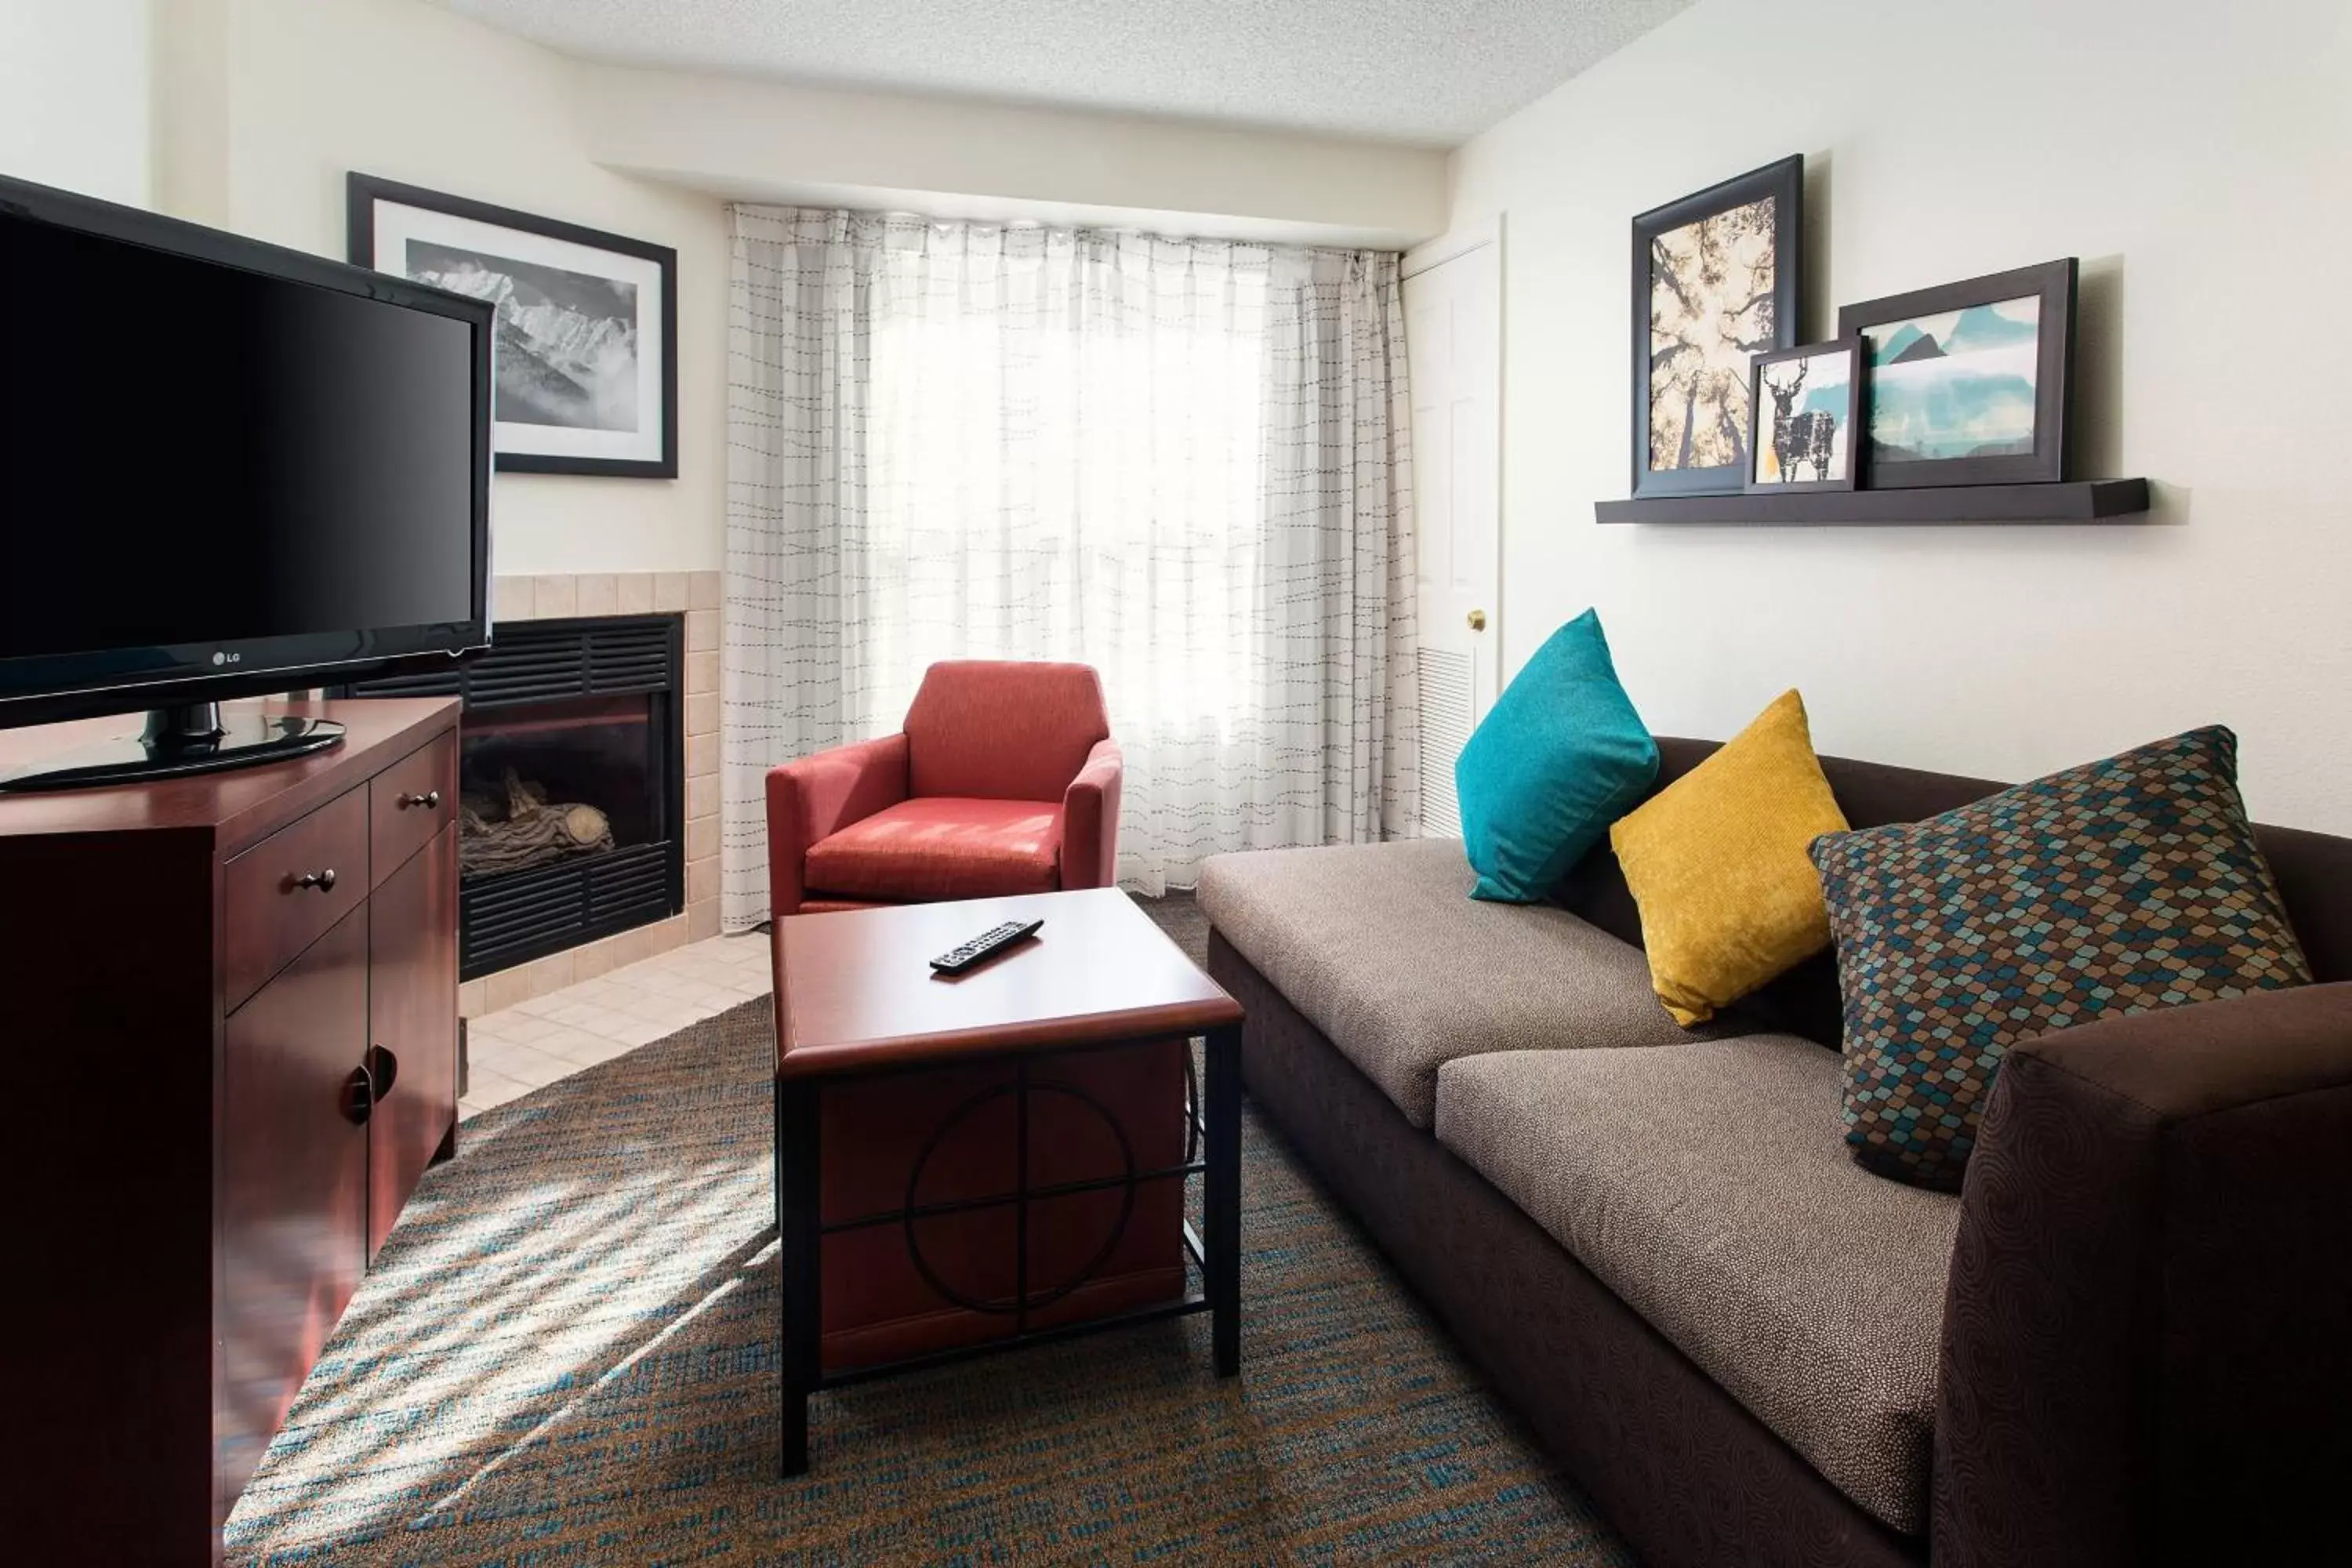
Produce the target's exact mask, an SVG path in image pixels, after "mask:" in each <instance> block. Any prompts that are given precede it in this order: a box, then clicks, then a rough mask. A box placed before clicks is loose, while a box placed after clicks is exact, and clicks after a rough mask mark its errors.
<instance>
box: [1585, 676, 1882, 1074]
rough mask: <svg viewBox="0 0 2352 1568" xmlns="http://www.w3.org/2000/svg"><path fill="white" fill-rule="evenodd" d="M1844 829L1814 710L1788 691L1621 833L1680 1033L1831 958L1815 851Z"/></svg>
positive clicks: (1663, 993)
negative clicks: (1793, 971) (1817, 746)
mask: <svg viewBox="0 0 2352 1568" xmlns="http://www.w3.org/2000/svg"><path fill="white" fill-rule="evenodd" d="M1845 827H1846V822H1845V814H1844V813H1843V812H1842V811H1840V810H1839V809H1838V804H1837V800H1836V798H1835V797H1834V796H1832V795H1831V794H1830V784H1829V780H1827V779H1825V778H1823V777H1822V763H1821V759H1820V758H1818V757H1816V756H1815V755H1814V754H1813V740H1812V732H1811V730H1810V729H1809V728H1808V727H1807V725H1806V723H1805V700H1804V699H1803V698H1801V697H1800V696H1798V695H1797V694H1796V693H1795V692H1794V691H1789V692H1783V693H1782V694H1781V695H1780V697H1779V698H1778V699H1777V700H1774V702H1773V703H1772V705H1771V706H1770V707H1769V708H1767V709H1765V710H1764V711H1763V712H1762V713H1761V714H1759V715H1758V717H1757V719H1756V721H1755V722H1754V723H1752V724H1750V725H1748V728H1746V729H1745V730H1742V731H1740V732H1739V733H1738V735H1736V736H1734V737H1732V739H1730V740H1729V741H1727V742H1725V743H1724V745H1723V747H1722V749H1720V750H1719V751H1717V752H1716V753H1715V754H1714V755H1713V756H1711V757H1709V758H1707V760H1706V761H1705V762H1703V763H1700V764H1699V765H1698V766H1696V767H1695V768H1693V769H1692V770H1691V771H1690V772H1689V773H1685V774H1684V775H1683V776H1682V777H1681V778H1678V779H1676V780H1675V782H1674V783H1673V784H1668V785H1667V786H1666V787H1665V788H1664V789H1663V790H1660V791H1659V792H1658V793H1657V794H1656V795H1654V796H1652V797H1651V798H1650V799H1649V800H1648V801H1647V802H1645V803H1643V805H1642V806H1641V808H1640V809H1638V810H1636V811H1634V812H1633V813H1631V814H1630V815H1628V816H1623V817H1622V818H1620V819H1619V820H1618V822H1617V825H1616V826H1614V827H1612V828H1611V829H1610V830H1609V843H1610V846H1611V847H1612V848H1614V849H1615V850H1616V851H1617V863H1618V865H1619V866H1620V867H1622V868H1623V869H1624V872H1625V884H1626V886H1627V887H1629V888H1631V889H1633V901H1634V902H1635V903H1637V904H1639V905H1640V906H1641V909H1642V945H1643V947H1644V948H1645V949H1647V950H1648V952H1649V956H1650V985H1651V989H1653V990H1654V991H1655V992H1657V994H1658V1000H1659V1001H1661V1002H1663V1003H1664V1004H1665V1005H1666V1011H1667V1012H1669V1013H1671V1014H1673V1015H1674V1018H1675V1023H1677V1024H1680V1025H1682V1026H1684V1027H1685V1028H1688V1027H1689V1026H1691V1025H1693V1024H1703V1023H1705V1022H1706V1020H1707V1019H1709V1018H1711V1017H1713V1016H1715V1011H1716V1009H1717V1008H1718V1007H1727V1006H1729V1005H1731V1004H1732V1003H1734V1002H1737V1001H1738V1000H1739V998H1741V997H1742V996H1745V995H1747V994H1748V993H1749V992H1751V991H1753V990H1755V989H1756V988H1757V987H1758V986H1759V985H1761V984H1764V983H1765V982H1766V981H1768V980H1770V979H1772V978H1773V977H1774V976H1775V975H1778V974H1780V973H1785V972H1786V971H1788V970H1789V969H1790V968H1792V967H1794V966H1795V965H1796V964H1798V963H1801V962H1803V961H1804V960H1805V959H1808V958H1811V956H1812V955H1813V954H1814V953H1816V952H1821V951H1822V949H1823V948H1824V947H1827V946H1828V945H1829V941H1830V920H1829V910H1828V907H1827V905H1826V904H1825V903H1824V902H1823V900H1822V879H1821V874H1820V873H1819V872H1817V871H1816V870H1814V868H1813V862H1812V858H1811V856H1810V855H1809V854H1808V853H1807V850H1808V848H1809V847H1810V846H1811V844H1812V842H1813V840H1814V839H1815V838H1818V837H1821V836H1822V834H1824V833H1843V832H1844V831H1845Z"/></svg>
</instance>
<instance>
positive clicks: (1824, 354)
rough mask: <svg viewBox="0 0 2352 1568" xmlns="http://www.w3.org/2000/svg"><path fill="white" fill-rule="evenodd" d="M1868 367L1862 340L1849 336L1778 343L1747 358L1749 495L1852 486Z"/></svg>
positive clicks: (1856, 473)
mask: <svg viewBox="0 0 2352 1568" xmlns="http://www.w3.org/2000/svg"><path fill="white" fill-rule="evenodd" d="M1866 369H1867V366H1866V362H1865V361H1864V357H1863V352H1862V344H1861V343H1859V342H1853V341H1852V340H1842V341H1840V342H1833V343H1807V344H1805V345H1804V346H1803V347H1801V348H1793V349H1780V350H1779V351H1777V352H1775V353H1762V354H1758V355H1757V356H1756V358H1755V359H1754V360H1753V361H1751V362H1750V370H1749V376H1750V381H1749V384H1748V420H1749V428H1748V474H1747V486H1746V488H1747V489H1748V493H1749V494H1750V495H1754V494H1757V493H1759V492H1769V493H1771V494H1775V495H1784V494H1788V493H1790V492H1791V491H1805V490H1850V489H1853V488H1854V485H1855V481H1856V480H1857V479H1859V478H1860V476H1861V458H1862V443H1861V440H1860V439H1859V437H1860V431H1859V429H1858V428H1857V426H1858V423H1859V415H1860V410H1861V392H1862V387H1863V381H1864V374H1866Z"/></svg>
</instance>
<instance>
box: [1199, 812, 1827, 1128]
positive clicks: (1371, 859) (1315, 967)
mask: <svg viewBox="0 0 2352 1568" xmlns="http://www.w3.org/2000/svg"><path fill="white" fill-rule="evenodd" d="M1473 879H1474V877H1473V873H1472V871H1471V869H1470V866H1469V862H1468V861H1467V860H1465V858H1463V852H1462V844H1461V841H1460V840H1459V839H1452V838H1422V839H1407V840H1402V841H1399V842H1396V843H1391V844H1354V845H1339V846H1334V847H1328V848H1319V849H1261V850H1257V851H1255V852H1253V853H1249V854H1242V855H1219V856H1215V857H1213V858H1211V859H1210V860H1208V861H1207V862H1205V863H1204V864H1203V865H1202V868H1201V883H1200V905H1201V909H1202V911H1203V912H1205V913H1206V914H1207V915H1208V917H1209V921H1210V923H1211V924H1213V925H1214V926H1215V927H1216V928H1217V929H1218V930H1219V931H1223V933H1224V936H1225V940H1226V941H1227V942H1231V943H1233V945H1234V948H1235V949H1236V950H1237V951H1238V952H1240V953H1241V955H1242V956H1243V957H1244V958H1246V959H1248V960H1249V961H1250V963H1252V964H1254V965H1255V966H1256V968H1257V971H1258V973H1261V974H1263V975H1265V977H1266V978H1267V979H1268V980H1270V981H1272V982H1273V983H1274V984H1276V986H1277V987H1279V988H1280V989H1281V991H1282V994H1284V995H1285V996H1287V997H1289V998H1290V1001H1291V1004H1292V1005H1294V1006H1296V1007H1297V1009H1298V1010H1299V1012H1301V1013H1303V1014H1305V1015H1306V1016H1307V1019H1308V1020H1309V1021H1310V1022H1312V1023H1313V1024H1314V1025H1315V1026H1316V1027H1317V1028H1318V1029H1320V1030H1322V1031H1323V1033H1324V1034H1325V1035H1326V1036H1328V1037H1329V1038H1330V1040H1331V1042H1332V1044H1334V1045H1336V1046H1338V1047H1339V1049H1340V1050H1341V1051H1343V1052H1345V1053H1346V1054H1347V1056H1348V1058H1349V1060H1350V1061H1352V1062H1354V1063H1355V1064H1356V1066H1357V1067H1359V1068H1362V1069H1363V1073H1364V1076H1365V1077H1367V1078H1369V1079H1371V1080H1372V1081H1373V1082H1374V1083H1376V1084H1378V1085H1379V1086H1380V1087H1381V1090H1382V1091H1383V1092H1384V1093H1386V1094H1387V1095H1388V1097H1389V1098H1390V1099H1391V1100H1394V1101H1396V1104H1397V1109H1398V1110H1402V1111H1403V1112H1404V1114H1405V1117H1406V1119H1407V1120H1408V1121H1411V1122H1412V1124H1413V1125H1414V1126H1416V1127H1426V1126H1428V1125H1429V1124H1430V1119H1431V1116H1432V1115H1433V1112H1434V1110H1435V1107H1436V1093H1437V1067H1438V1064H1439V1063H1440V1062H1443V1061H1445V1060H1447V1059H1449V1058H1454V1057H1461V1056H1472V1055H1475V1054H1476V1053H1478V1052H1481V1051H1516V1050H1544V1049H1550V1048H1556V1047H1574V1046H1663V1045H1669V1044H1672V1043H1674V1042H1675V1041H1678V1040H1686V1039H1688V1038H1690V1035H1689V1034H1687V1033H1685V1031H1684V1030H1682V1029H1680V1028H1678V1027H1677V1026H1675V1021H1674V1020H1673V1019H1671V1018H1669V1017H1667V1016H1666V1013H1665V1009H1664V1008H1663V1007H1661V1006H1659V1005H1658V1000H1657V998H1656V997H1655V996H1654V995H1652V994H1651V992H1650V966H1649V964H1648V963H1645V962H1644V961H1643V957H1642V952H1641V950H1640V949H1639V948H1635V947H1631V946H1628V945H1627V944H1626V943H1624V942H1619V941H1618V940H1617V939H1616V938H1615V937H1613V936H1611V935H1609V934H1608V933H1607V932H1605V931H1598V930H1595V929H1594V928H1593V927H1591V926H1590V925H1587V924H1586V923H1585V922H1584V921H1580V920H1579V919H1577V918H1576V917H1575V916H1574V915H1571V914H1570V913H1569V912H1568V911H1567V910H1558V909H1552V908H1550V907H1549V906H1540V905H1519V904H1495V903H1479V902H1474V901H1473V900H1471V899H1470V897H1469V893H1470V884H1471V882H1472V880H1473ZM1827 1054H1828V1053H1826V1052H1824V1053H1823V1055H1824V1056H1825V1057H1826V1056H1827Z"/></svg>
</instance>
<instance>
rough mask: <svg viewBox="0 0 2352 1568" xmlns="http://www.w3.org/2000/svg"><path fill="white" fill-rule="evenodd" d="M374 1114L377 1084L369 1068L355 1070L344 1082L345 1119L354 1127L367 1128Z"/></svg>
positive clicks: (353, 1069)
mask: <svg viewBox="0 0 2352 1568" xmlns="http://www.w3.org/2000/svg"><path fill="white" fill-rule="evenodd" d="M374 1114H375V1084H374V1082H373V1080H372V1079H369V1077H368V1071H367V1068H352V1076H351V1077H349V1078H347V1079H344V1080H343V1119H344V1120H345V1121H349V1122H350V1123H351V1124H352V1126H354V1127H365V1126H366V1125H367V1121H368V1118H369V1117H371V1116H373V1115H374Z"/></svg>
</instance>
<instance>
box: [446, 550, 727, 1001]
mask: <svg viewBox="0 0 2352 1568" xmlns="http://www.w3.org/2000/svg"><path fill="white" fill-rule="evenodd" d="M490 592H491V599H490V605H491V616H492V621H493V624H494V625H495V624H496V623H498V622H504V621H532V620H555V619H560V618H563V617H567V616H649V615H682V616H685V617H686V682H685V690H684V692H683V693H682V694H681V700H680V701H679V703H678V710H679V711H680V712H681V713H682V714H683V715H684V716H685V717H684V723H685V726H686V735H685V738H684V756H685V759H686V768H685V772H686V912H685V913H683V914H680V915H674V916H672V917H671V918H669V919H668V920H666V921H656V922H655V923H654V924H652V925H646V926H639V927H638V928H636V929H635V931H623V932H621V933H620V934H619V935H618V936H608V937H604V938H601V939H599V940H597V941H595V942H584V943H583V944H582V945H580V946H578V947H575V948H571V949H568V950H566V951H564V952H557V953H551V954H549V955H548V956H547V957H545V958H535V959H533V960H531V961H530V963H518V964H516V965H515V966H514V967H513V968H511V969H501V970H499V971H498V972H497V973H491V974H485V975H483V976H482V977H481V978H480V979H478V980H469V981H467V983H466V984H464V985H462V986H460V987H459V988H458V996H457V1000H458V1009H459V1011H461V1012H462V1013H464V1014H465V1015H466V1016H467V1017H469V1018H473V1017H479V1016H482V1015H483V1014H485V1013H495V1012H497V1011H499V1009H500V1008H503V1007H511V1006H513V1005H515V1004H516V1003H518V1002H527V1001H530V999H532V998H533V997H537V996H544V995H546V994H549V993H550V992H553V991H561V990H562V989H563V988H564V987H565V986H567V985H572V984H577V983H578V982H580V981H583V980H593V979H595V978H596V977H597V976H599V975H601V974H604V973H606V972H608V971H610V970H613V969H616V968H618V967H620V966H621V965H622V964H625V963H636V962H637V961H638V960H639V959H641V958H651V957H652V956H653V955H654V954H655V953H657V952H668V951H669V950H670V949H671V948H674V947H679V946H682V945H684V944H685V943H687V942H699V941H700V940H701V939H703V938H704V937H707V936H717V935H718V934H719V604H720V595H719V574H718V573H716V572H618V573H614V572H600V573H581V574H571V573H563V574H553V575H542V576H536V577H499V578H497V579H496V580H495V581H494V582H493V583H492V584H491V590H490Z"/></svg>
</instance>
